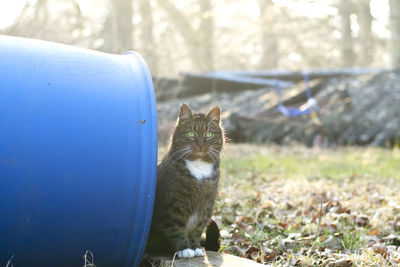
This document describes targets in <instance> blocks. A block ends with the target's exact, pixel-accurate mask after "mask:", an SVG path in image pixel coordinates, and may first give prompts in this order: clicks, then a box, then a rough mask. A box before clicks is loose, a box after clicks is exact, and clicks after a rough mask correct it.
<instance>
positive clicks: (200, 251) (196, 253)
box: [194, 248, 205, 257]
mask: <svg viewBox="0 0 400 267" xmlns="http://www.w3.org/2000/svg"><path fill="white" fill-rule="evenodd" d="M204 254H205V253H204V251H203V249H201V248H196V249H195V250H194V256H195V257H202V256H204Z"/></svg>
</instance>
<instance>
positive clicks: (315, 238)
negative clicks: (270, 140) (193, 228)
mask: <svg viewBox="0 0 400 267" xmlns="http://www.w3.org/2000/svg"><path fill="white" fill-rule="evenodd" d="M399 189H400V150H399V149H391V150H389V149H379V148H359V147H348V148H334V149H310V148H305V147H302V146H288V147H278V146H266V145H236V144H229V145H227V147H226V149H225V151H224V153H223V160H222V166H221V180H220V190H219V191H220V193H219V198H218V200H217V203H216V208H215V212H214V216H213V219H214V220H215V221H216V222H217V224H218V225H219V226H220V230H221V236H222V245H223V247H222V249H221V250H222V251H223V252H225V253H230V254H234V255H238V256H242V257H247V258H250V259H253V260H255V261H258V262H261V263H265V264H269V265H272V266H291V265H297V266H352V265H355V266H398V265H399V263H400V247H399V246H400V194H399V191H400V190H399Z"/></svg>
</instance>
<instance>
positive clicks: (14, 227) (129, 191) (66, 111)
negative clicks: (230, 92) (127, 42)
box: [0, 36, 157, 267]
mask: <svg viewBox="0 0 400 267" xmlns="http://www.w3.org/2000/svg"><path fill="white" fill-rule="evenodd" d="M156 174H157V113H156V104H155V96H154V88H153V84H152V79H151V75H150V73H149V71H148V69H147V67H146V64H145V62H144V61H143V59H142V58H141V57H140V56H139V55H138V54H136V53H134V52H128V53H126V54H124V55H111V54H106V53H101V52H96V51H91V50H87V49H82V48H77V47H73V46H67V45H62V44H56V43H51V42H44V41H38V40H32V39H25V38H16V37H7V36H0V266H5V264H6V262H7V261H8V260H9V259H10V258H11V257H12V256H14V257H13V260H12V262H13V264H14V266H22V267H24V266H32V267H36V266H41V267H43V266H52V267H54V266H58V267H59V266H68V267H73V266H83V258H82V257H83V255H84V254H85V251H86V250H90V251H92V252H93V254H94V260H95V261H94V262H95V264H96V265H97V266H98V267H101V266H135V265H138V262H139V261H140V258H141V256H142V254H143V250H144V247H145V245H146V240H147V236H148V232H149V228H150V224H151V216H152V210H153V203H154V195H155V185H156Z"/></svg>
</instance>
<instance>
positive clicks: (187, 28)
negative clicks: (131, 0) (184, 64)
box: [157, 0, 214, 71]
mask: <svg viewBox="0 0 400 267" xmlns="http://www.w3.org/2000/svg"><path fill="white" fill-rule="evenodd" d="M198 1H199V2H198V3H199V5H200V8H199V13H200V14H199V17H200V23H199V27H198V29H195V28H194V27H193V26H192V25H191V21H192V20H189V19H188V18H187V17H186V16H185V14H184V12H183V11H180V10H179V9H178V8H177V7H176V6H175V5H174V4H173V3H172V2H171V1H170V0H157V3H158V4H159V5H160V6H161V7H162V8H163V9H164V11H165V12H166V13H167V14H168V16H169V18H170V20H171V22H172V23H173V24H174V25H175V27H176V29H177V30H178V31H179V33H180V35H181V36H182V37H183V39H184V40H185V43H186V46H187V48H188V53H189V57H190V58H191V61H192V64H193V66H194V68H195V69H196V70H197V71H209V70H212V69H213V41H214V38H213V20H212V5H211V0H198Z"/></svg>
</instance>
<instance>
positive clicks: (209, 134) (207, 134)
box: [206, 132, 214, 138]
mask: <svg viewBox="0 0 400 267" xmlns="http://www.w3.org/2000/svg"><path fill="white" fill-rule="evenodd" d="M213 136H214V134H213V133H212V132H207V133H206V138H211V137H213Z"/></svg>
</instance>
